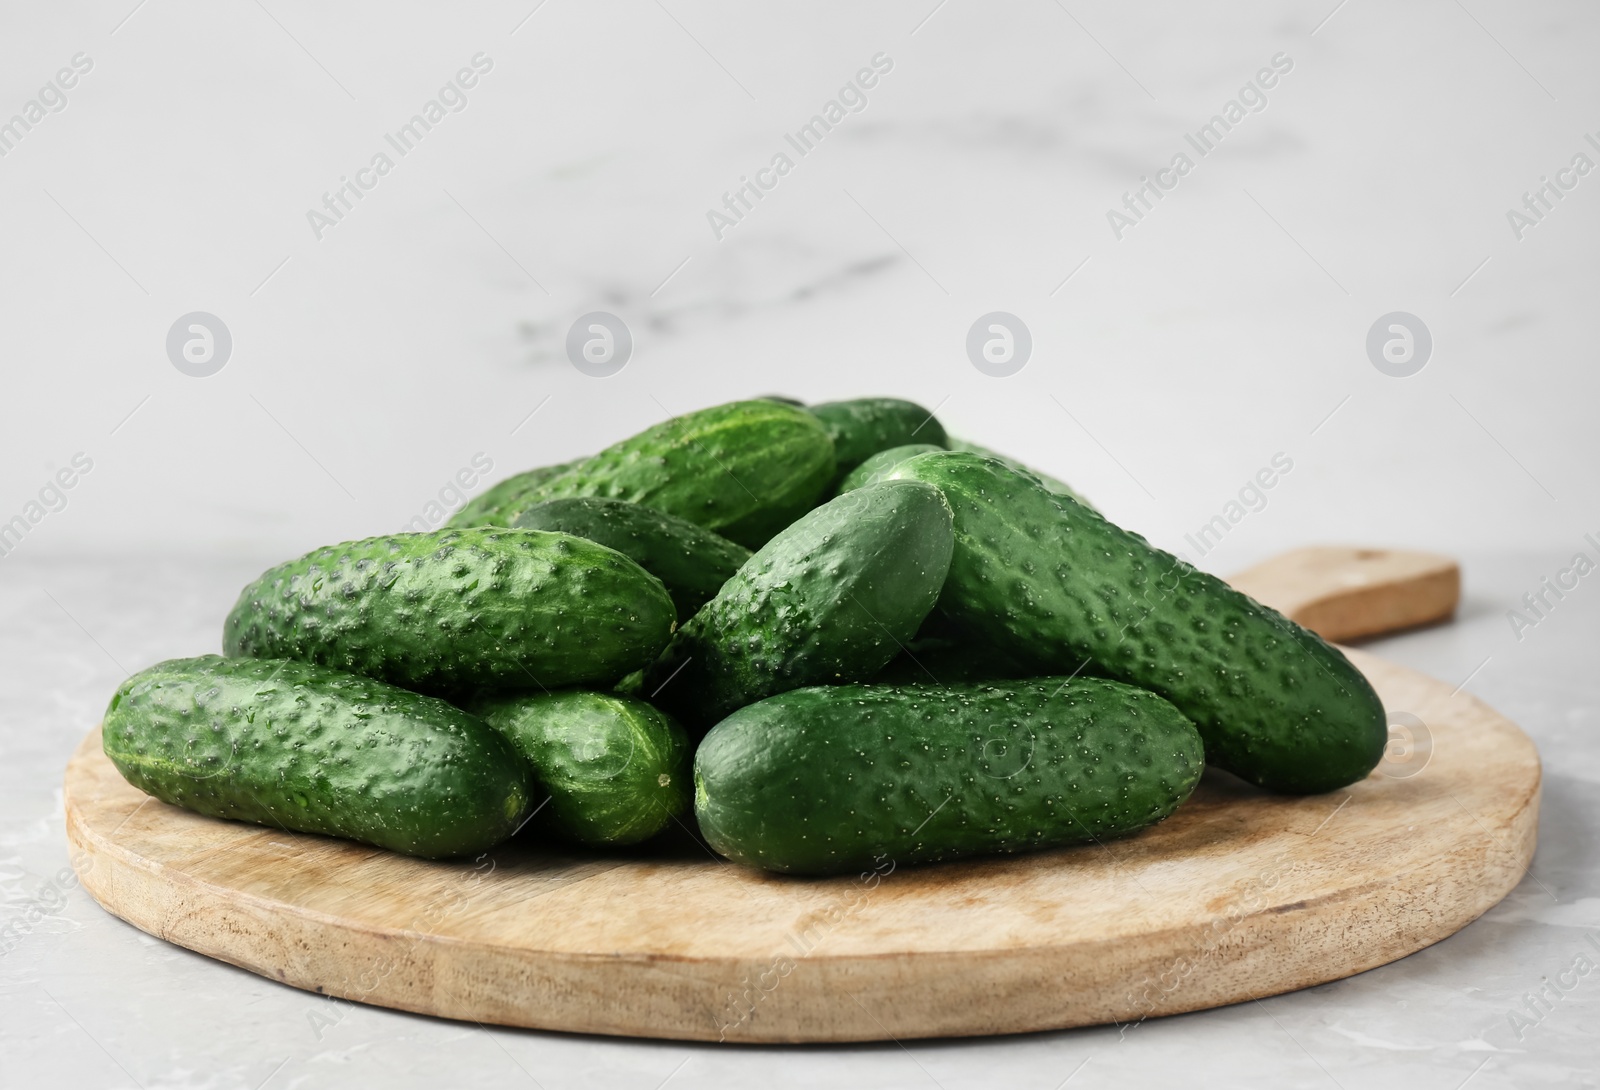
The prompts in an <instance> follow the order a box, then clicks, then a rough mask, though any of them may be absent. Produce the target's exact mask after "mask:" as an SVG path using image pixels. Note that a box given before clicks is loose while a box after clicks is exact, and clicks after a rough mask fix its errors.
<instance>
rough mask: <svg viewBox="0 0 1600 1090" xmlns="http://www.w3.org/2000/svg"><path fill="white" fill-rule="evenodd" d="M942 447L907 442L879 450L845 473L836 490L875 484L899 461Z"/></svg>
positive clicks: (854, 488)
mask: <svg viewBox="0 0 1600 1090" xmlns="http://www.w3.org/2000/svg"><path fill="white" fill-rule="evenodd" d="M943 449H944V448H943V447H938V446H934V445H933V444H932V443H908V444H906V445H905V446H903V447H890V448H889V449H888V450H880V451H878V453H876V454H874V455H872V456H871V457H870V458H868V459H867V460H866V461H864V462H862V463H861V464H860V465H858V466H856V467H855V468H854V469H852V470H851V471H850V472H849V473H846V474H845V475H844V480H842V481H840V482H839V488H838V491H839V492H840V493H841V494H842V493H845V492H853V491H855V490H856V489H858V488H861V487H863V486H864V485H869V484H876V483H877V482H879V481H881V480H883V479H884V478H885V477H887V476H888V475H889V474H890V472H891V471H893V469H894V467H895V466H897V465H899V464H900V463H901V462H905V461H910V460H911V459H912V458H915V457H916V456H917V455H919V454H931V453H932V452H933V451H936V450H943Z"/></svg>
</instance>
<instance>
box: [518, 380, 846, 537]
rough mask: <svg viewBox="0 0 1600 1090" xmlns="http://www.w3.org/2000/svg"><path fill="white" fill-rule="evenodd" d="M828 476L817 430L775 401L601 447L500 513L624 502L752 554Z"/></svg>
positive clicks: (693, 418) (824, 440) (826, 450)
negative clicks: (581, 499) (577, 502)
mask: <svg viewBox="0 0 1600 1090" xmlns="http://www.w3.org/2000/svg"><path fill="white" fill-rule="evenodd" d="M833 476H834V457H833V442H832V440H830V439H829V438H828V433H827V432H826V431H825V430H824V429H823V427H822V423H821V421H819V420H818V419H817V418H816V417H814V416H812V415H811V414H810V413H808V412H806V411H805V410H804V409H799V408H796V407H794V406H793V405H783V404H780V403H778V402H776V401H759V400H758V401H735V402H732V403H730V404H727V405H718V406H716V407H714V408H710V409H702V410H700V411H699V412H693V413H689V414H688V415H686V416H678V417H674V418H673V419H671V420H668V421H665V422H664V423H661V424H657V425H656V426H655V427H653V428H650V429H649V430H647V431H644V432H641V433H639V434H638V435H636V436H634V437H633V438H631V439H625V440H623V441H622V442H620V443H617V444H615V445H614V446H610V447H607V448H606V449H605V450H603V451H601V452H600V453H599V454H596V455H594V456H593V457H590V458H585V459H583V460H582V461H580V462H578V463H576V464H575V465H573V466H572V467H571V468H570V469H568V470H567V471H566V472H565V473H563V474H561V475H559V476H557V477H553V478H551V479H550V480H548V481H545V482H544V483H542V484H540V485H539V486H538V487H536V488H534V489H533V490H532V491H530V492H529V493H527V494H525V495H524V496H523V497H522V498H521V501H520V502H521V503H522V504H523V507H522V509H521V510H517V509H516V505H515V504H512V505H509V507H508V509H507V514H508V516H509V518H510V519H511V520H512V521H515V518H516V516H517V515H519V514H521V512H522V510H526V509H527V508H528V507H531V506H533V504H535V503H539V502H542V501H544V500H555V499H565V498H567V497H570V496H603V497H606V498H608V499H614V500H628V501H629V502H631V503H638V504H643V505H644V506H646V507H650V508H653V509H655V510H657V511H661V512H664V513H665V514H668V515H674V516H676V517H678V518H681V519H684V520H685V521H688V522H692V523H694V524H695V525H696V526H702V527H704V528H705V529H707V530H712V531H714V532H716V533H718V534H721V535H722V536H723V537H725V538H727V539H728V540H730V541H734V542H737V543H738V544H740V545H743V546H745V547H747V548H752V549H753V548H757V547H759V546H761V545H763V544H765V543H766V541H767V540H768V539H769V538H771V537H772V535H774V534H776V533H777V532H778V531H779V530H781V529H783V528H784V527H785V526H787V525H789V523H791V522H793V521H794V520H795V519H797V518H799V517H800V516H801V515H802V514H804V513H805V512H806V511H808V510H810V509H811V507H812V506H813V505H814V504H815V503H816V501H817V499H818V497H820V496H821V495H822V494H823V490H824V489H826V488H827V487H828V485H829V484H831V483H832V481H833Z"/></svg>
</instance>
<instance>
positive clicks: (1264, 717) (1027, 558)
mask: <svg viewBox="0 0 1600 1090" xmlns="http://www.w3.org/2000/svg"><path fill="white" fill-rule="evenodd" d="M896 478H903V479H906V480H916V481H923V482H925V483H928V484H932V485H934V486H935V487H937V488H938V489H939V490H940V491H941V492H943V493H944V495H945V498H946V499H947V500H948V501H949V502H950V507H951V510H952V511H953V512H954V513H955V537H956V548H955V556H954V559H953V560H952V561H951V563H950V576H949V578H948V579H947V580H946V581H945V586H944V592H943V594H942V595H941V596H940V599H939V609H940V611H941V612H942V613H944V614H945V616H947V617H949V618H950V619H952V620H953V621H955V622H956V623H958V624H960V625H962V626H964V627H965V628H966V629H967V630H968V631H969V632H971V633H972V634H973V636H974V637H975V638H976V639H978V640H980V641H982V642H985V643H987V644H988V645H989V646H991V647H992V648H994V649H995V650H996V651H999V652H1001V653H1003V654H1006V655H1009V656H1012V657H1014V658H1016V659H1017V660H1018V661H1019V662H1021V663H1023V664H1024V665H1026V666H1028V667H1031V668H1032V669H1033V671H1034V672H1037V673H1071V672H1073V671H1075V670H1077V669H1079V668H1080V667H1083V666H1085V665H1086V664H1087V665H1089V666H1090V668H1091V669H1092V671H1093V672H1095V673H1099V674H1102V675H1103V676H1106V677H1112V678H1116V679H1118V680H1121V681H1126V682H1129V683H1131V684H1134V685H1138V686H1140V687H1142V688H1146V689H1149V690H1151V691H1152V692H1156V693H1159V694H1160V695H1161V696H1163V697H1165V698H1166V699H1168V700H1170V701H1172V703H1173V704H1175V705H1177V707H1178V708H1179V709H1180V710H1181V711H1182V712H1183V713H1184V714H1185V715H1187V716H1188V717H1189V718H1190V719H1192V720H1193V721H1194V723H1195V725H1196V726H1197V727H1199V729H1200V734H1201V737H1203V738H1204V739H1205V744H1206V759H1207V760H1208V761H1209V762H1211V763H1212V764H1214V765H1216V766H1218V767H1219V768H1225V769H1227V770H1228V771H1229V772H1232V773H1234V774H1235V775H1238V776H1240V777H1242V778H1244V779H1246V780H1249V781H1250V782H1251V783H1254V784H1257V785H1258V786H1261V787H1266V788H1269V789H1271V790H1274V791H1284V792H1291V793H1295V794H1317V793H1320V792H1324V791H1332V790H1335V789H1336V788H1340V787H1344V786H1346V785H1348V784H1351V783H1354V782H1356V781H1357V780H1360V779H1363V778H1365V777H1366V775H1367V774H1368V773H1369V772H1371V771H1372V769H1373V768H1374V767H1375V766H1376V765H1377V763H1378V760H1379V758H1381V757H1382V756H1383V749H1384V746H1385V744H1386V743H1387V740H1388V727H1387V724H1386V720H1385V716H1384V711H1383V704H1382V703H1381V702H1380V701H1379V699H1378V696H1377V694H1376V693H1375V692H1373V689H1372V686H1371V685H1370V684H1368V682H1367V679H1366V678H1365V677H1363V676H1362V675H1361V672H1360V671H1359V670H1357V669H1356V668H1355V667H1354V666H1352V665H1351V663H1350V660H1349V659H1347V658H1345V657H1344V655H1343V654H1341V653H1340V652H1339V650H1338V649H1337V648H1334V647H1332V646H1330V645H1329V644H1327V643H1325V642H1323V641H1322V640H1321V639H1320V638H1319V637H1317V636H1316V635H1314V634H1313V633H1311V632H1308V631H1307V630H1306V629H1304V628H1301V627H1300V626H1299V625H1297V624H1295V623H1294V622H1293V621H1290V620H1289V619H1288V618H1286V617H1284V616H1283V615H1282V614H1281V613H1278V612H1277V611H1276V610H1273V609H1269V608H1268V607H1266V606H1264V605H1262V604H1260V603H1259V602H1256V601H1255V600H1254V599H1251V598H1248V597H1246V596H1245V595H1243V594H1240V593H1239V592H1238V591H1236V590H1234V589H1233V588H1232V587H1230V586H1228V585H1227V584H1226V583H1224V582H1223V581H1222V580H1220V579H1218V578H1216V577H1215V576H1212V575H1208V574H1206V573H1205V572H1201V571H1197V570H1196V569H1194V568H1192V567H1190V566H1189V565H1188V564H1186V563H1184V562H1183V561H1182V560H1180V559H1178V558H1177V557H1175V556H1173V555H1171V554H1170V553H1166V552H1163V551H1161V550H1160V549H1157V548H1155V547H1153V546H1151V545H1150V543H1149V542H1147V541H1145V539H1144V538H1142V537H1140V536H1139V535H1138V534H1133V533H1129V532H1128V531H1126V530H1124V529H1122V528H1120V527H1118V526H1115V525H1113V524H1111V523H1110V522H1107V521H1106V520H1105V519H1104V518H1102V517H1100V515H1098V514H1096V513H1095V512H1094V511H1091V510H1090V509H1089V508H1087V507H1085V506H1083V505H1082V504H1080V503H1077V502H1076V501H1074V500H1072V499H1069V498H1067V497H1064V496H1059V495H1055V494H1053V493H1051V492H1050V491H1048V490H1047V489H1046V488H1045V487H1044V486H1043V485H1042V484H1040V483H1039V481H1038V479H1037V478H1035V477H1033V476H1031V475H1030V474H1026V473H1019V472H1016V471H1014V470H1011V469H1008V468H1007V467H1006V466H1004V465H1002V464H1001V463H999V462H997V461H994V460H991V459H987V458H980V457H978V456H977V455H974V454H967V453H961V452H956V451H947V452H942V453H938V454H923V455H920V456H918V457H916V458H913V459H911V460H910V461H909V462H905V463H903V464H902V465H901V466H900V467H899V468H898V469H896V470H895V471H894V477H893V478H891V479H896Z"/></svg>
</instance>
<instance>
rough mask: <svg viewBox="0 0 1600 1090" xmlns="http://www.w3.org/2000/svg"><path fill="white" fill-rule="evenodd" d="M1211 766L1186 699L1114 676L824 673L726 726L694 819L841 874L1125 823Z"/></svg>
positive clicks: (1140, 821)
mask: <svg viewBox="0 0 1600 1090" xmlns="http://www.w3.org/2000/svg"><path fill="white" fill-rule="evenodd" d="M1203 763H1204V758H1203V754H1202V752H1201V744H1200V736H1199V735H1198V734H1197V733H1196V732H1195V729H1194V725H1193V724H1191V723H1190V722H1189V721H1188V720H1187V719H1186V718H1184V716H1183V714H1182V713H1181V712H1179V711H1178V709H1176V708H1174V707H1173V706H1172V705H1171V704H1169V703H1168V702H1167V701H1165V700H1162V699H1161V698H1160V697H1158V696H1156V695H1154V694H1152V693H1149V692H1145V691H1144V690H1142V689H1136V688H1134V687H1132V686H1129V685H1122V684H1119V683H1117V682H1114V681H1103V680H1100V679H1096V678H1073V679H1070V680H1069V679H1065V678H1043V679H1034V680H1030V681H1011V682H998V683H986V684H972V685H923V686H917V685H910V686H893V685H837V686H824V687H820V688H812V689H799V690H796V691H794V692H789V693H784V694H783V695H781V696H775V697H773V698H771V699H770V700H763V701H761V702H760V703H759V704H752V705H750V706H749V707H747V708H744V709H742V710H740V711H737V712H735V713H734V714H733V715H731V716H729V717H728V718H727V719H725V720H723V721H722V722H721V723H719V724H717V726H716V727H715V728H714V729H713V730H712V731H711V733H710V734H708V735H707V736H706V738H705V741H703V742H702V743H701V744H700V749H699V752H698V754H697V755H696V757H695V771H694V777H695V816H696V817H697V818H698V819H699V823H700V831H701V832H702V833H703V834H704V835H705V838H706V841H707V842H708V843H709V844H710V845H711V846H712V847H713V848H715V849H716V850H717V851H719V852H721V853H722V854H723V855H725V856H727V857H728V858H729V859H732V860H734V861H736V862H739V863H744V864H746V865H748V866H752V867H760V868H762V869H764V870H774V871H789V872H794V873H799V874H844V873H849V872H854V871H863V870H868V869H874V868H878V867H881V865H882V864H884V863H894V864H909V863H929V862H936V861H939V860H946V859H959V858H961V857H963V856H970V855H982V854H990V853H996V852H1022V851H1032V850H1035V849H1039V848H1051V847H1057V846H1059V845H1064V844H1075V843H1081V842H1086V841H1091V840H1093V841H1104V840H1105V839H1107V838H1108V837H1115V836H1124V835H1126V834H1128V833H1131V832H1134V831H1136V830H1138V829H1142V828H1144V827H1145V826H1147V825H1150V824H1153V823H1155V822H1157V821H1160V820H1161V819H1162V818H1164V817H1166V816H1167V815H1168V814H1170V813H1172V811H1174V810H1175V809H1177V808H1178V805H1179V804H1180V803H1182V802H1183V800H1184V799H1186V798H1188V797H1189V793H1190V792H1191V791H1193V790H1194V786H1195V784H1196V783H1197V782H1198V781H1199V779H1200V774H1201V771H1202V767H1203Z"/></svg>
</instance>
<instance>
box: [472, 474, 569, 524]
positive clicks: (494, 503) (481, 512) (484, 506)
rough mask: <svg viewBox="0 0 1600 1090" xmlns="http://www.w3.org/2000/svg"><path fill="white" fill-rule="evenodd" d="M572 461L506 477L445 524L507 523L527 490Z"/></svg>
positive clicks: (520, 504) (525, 499)
mask: <svg viewBox="0 0 1600 1090" xmlns="http://www.w3.org/2000/svg"><path fill="white" fill-rule="evenodd" d="M574 464H575V463H573V462H562V463H561V464H560V465H554V466H540V467H539V468H538V469H529V470H525V471H524V472H522V473H517V474H514V475H513V476H510V477H507V478H506V479H505V480H503V481H501V482H500V483H498V484H496V485H493V486H491V487H489V488H486V489H484V491H483V492H482V493H480V494H479V495H477V496H474V497H473V498H472V499H470V500H468V501H467V502H466V503H465V504H463V505H462V507H461V510H459V511H457V512H456V513H455V514H454V515H452V516H451V518H450V521H449V522H447V523H445V526H446V527H456V528H460V527H462V526H510V525H511V520H512V518H513V517H514V516H515V514H516V513H517V512H518V511H521V510H522V509H523V508H524V507H526V506H527V504H528V500H527V497H528V495H529V493H531V492H532V491H533V490H534V489H536V488H538V487H539V486H540V485H542V484H544V482H546V481H548V480H552V479H554V478H556V477H559V476H561V475H562V474H563V473H565V472H566V471H567V470H569V469H571V468H572V467H573V465H574Z"/></svg>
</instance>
